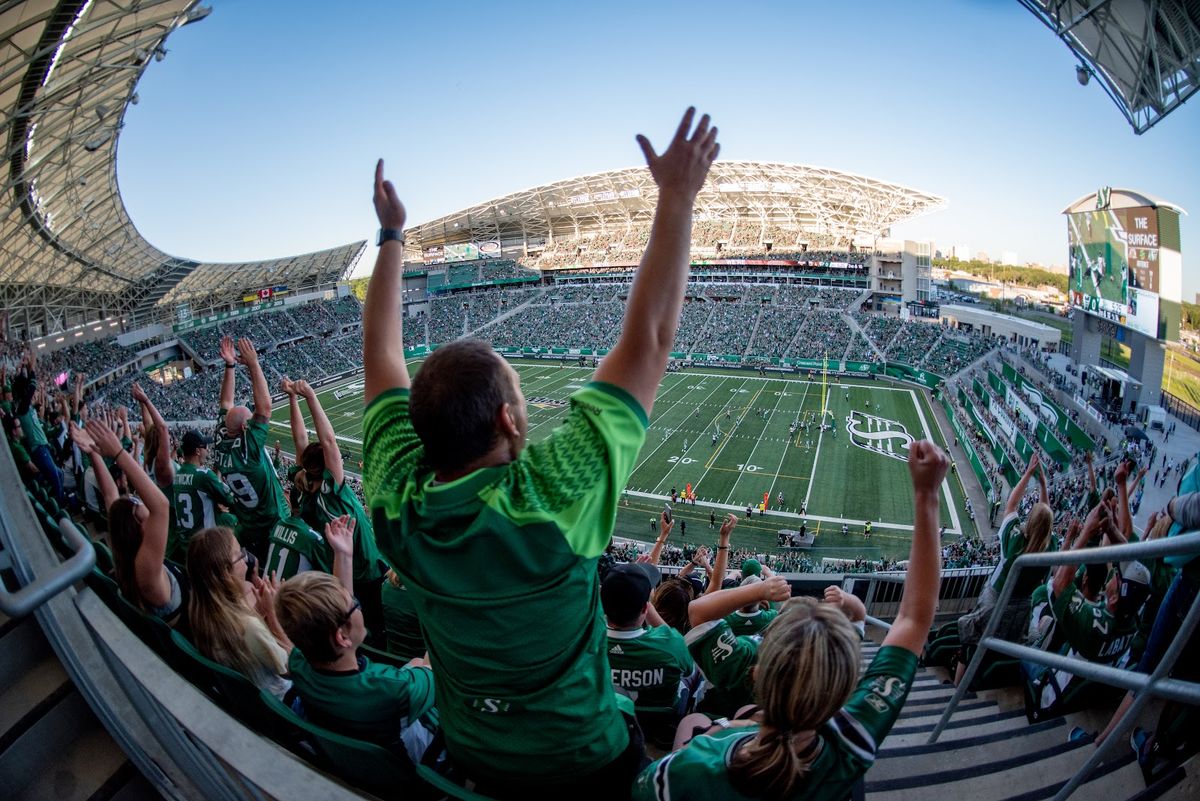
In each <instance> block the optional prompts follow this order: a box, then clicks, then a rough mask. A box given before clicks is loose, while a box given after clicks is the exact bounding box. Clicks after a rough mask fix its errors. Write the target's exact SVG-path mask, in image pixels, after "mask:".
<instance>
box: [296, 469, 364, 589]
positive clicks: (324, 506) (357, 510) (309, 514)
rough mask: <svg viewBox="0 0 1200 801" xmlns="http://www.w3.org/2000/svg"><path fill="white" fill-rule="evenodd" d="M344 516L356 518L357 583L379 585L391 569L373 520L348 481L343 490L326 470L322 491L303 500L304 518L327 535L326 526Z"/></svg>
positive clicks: (301, 513) (302, 498)
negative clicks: (379, 544) (373, 582)
mask: <svg viewBox="0 0 1200 801" xmlns="http://www.w3.org/2000/svg"><path fill="white" fill-rule="evenodd" d="M295 472H299V469H298V468H296V469H295V470H294V471H289V475H293V474H294V473H295ZM342 515H350V516H351V517H352V518H354V581H355V582H360V581H376V580H377V579H379V577H380V576H382V575H383V574H384V573H386V572H387V566H386V565H385V564H384V563H383V558H382V557H381V556H380V555H379V548H378V547H377V546H376V545H375V530H374V528H373V527H372V526H371V519H370V518H369V517H367V513H366V512H365V511H364V510H363V507H362V504H361V503H359V502H358V496H357V495H355V494H354V490H353V488H351V486H350V484H349V483H347V482H346V480H345V478H344V477H343V479H342V483H341V485H340V486H339V485H337V484H335V483H334V481H333V474H332V473H330V472H329V471H328V470H326V471H325V472H324V473H323V474H322V475H321V491H320V492H306V493H304V494H303V495H301V496H300V516H301V517H303V518H304V520H305V522H307V523H308V524H309V525H310V526H312V527H313V528H315V529H316V530H317V531H324V530H325V524H326V523H328V522H329V521H330V520H335V519H337V518H339V517H341V516H342Z"/></svg>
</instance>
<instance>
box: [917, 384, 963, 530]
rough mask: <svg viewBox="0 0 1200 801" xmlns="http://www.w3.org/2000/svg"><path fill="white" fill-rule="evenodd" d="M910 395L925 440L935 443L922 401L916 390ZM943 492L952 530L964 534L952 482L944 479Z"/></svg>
mask: <svg viewBox="0 0 1200 801" xmlns="http://www.w3.org/2000/svg"><path fill="white" fill-rule="evenodd" d="M908 392H909V395H910V396H911V397H912V402H913V406H915V407H916V409H917V417H918V418H920V420H921V428H923V429H925V439H927V440H929V441H930V442H933V432H932V431H931V430H930V428H929V422H928V421H927V420H926V419H925V410H924V409H922V408H921V401H920V400H919V399H918V398H917V393H916V391H915V390H911V389H910V390H909V391H908ZM942 492H944V493H946V508H947V509H949V510H950V528H951V530H952V531H953V532H954V533H955V534H959V533H961V532H962V525H961V524H960V523H959V520H958V510H957V509H955V508H954V496H953V495H951V494H950V480H949V479H948V478H943V479H942Z"/></svg>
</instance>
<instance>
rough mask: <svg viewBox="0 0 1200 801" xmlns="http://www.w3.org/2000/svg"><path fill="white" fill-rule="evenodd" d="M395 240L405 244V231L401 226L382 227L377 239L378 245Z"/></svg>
mask: <svg viewBox="0 0 1200 801" xmlns="http://www.w3.org/2000/svg"><path fill="white" fill-rule="evenodd" d="M392 240H395V241H396V242H399V243H400V244H401V245H403V244H404V232H403V231H401V230H400V229H399V228H380V229H379V236H378V237H377V238H376V239H375V244H376V245H382V244H383V243H384V242H391V241H392Z"/></svg>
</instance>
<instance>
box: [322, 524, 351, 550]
mask: <svg viewBox="0 0 1200 801" xmlns="http://www.w3.org/2000/svg"><path fill="white" fill-rule="evenodd" d="M325 539H326V540H328V541H329V547H330V548H332V549H333V552H334V554H335V555H340V556H351V555H353V553H354V518H353V517H351V516H350V515H342V516H341V517H337V518H334V519H333V520H330V521H329V522H328V523H326V524H325Z"/></svg>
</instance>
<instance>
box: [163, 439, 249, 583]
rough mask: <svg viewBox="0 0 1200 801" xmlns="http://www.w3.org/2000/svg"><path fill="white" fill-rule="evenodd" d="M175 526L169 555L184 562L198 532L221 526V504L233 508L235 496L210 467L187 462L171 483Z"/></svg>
mask: <svg viewBox="0 0 1200 801" xmlns="http://www.w3.org/2000/svg"><path fill="white" fill-rule="evenodd" d="M171 496H172V500H171V510H172V512H173V523H172V525H171V535H170V537H168V539H167V556H168V558H170V559H173V560H175V561H176V562H180V563H182V562H183V561H184V560H183V557H184V555H185V554H186V553H187V545H188V541H189V540H190V539H191V538H192V535H193V534H195V533H196V532H197V531H200V530H201V529H205V528H212V527H213V526H215V525H217V504H218V503H221V504H224V505H225V506H233V502H234V501H233V495H231V494H230V492H229V488H228V487H226V486H225V485H224V484H222V483H221V479H219V478H217V474H216V473H214V472H213V471H211V470H209V469H208V468H207V467H197V466H196V465H194V464H189V463H187V462H184V463H183V464H181V465H179V466H178V467H177V468H176V469H175V479H174V481H172V482H171Z"/></svg>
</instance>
